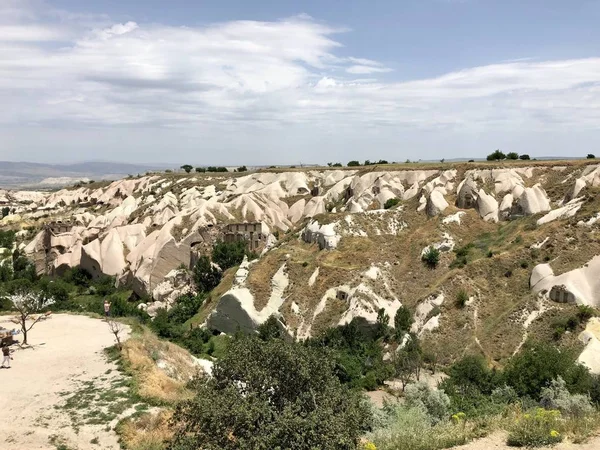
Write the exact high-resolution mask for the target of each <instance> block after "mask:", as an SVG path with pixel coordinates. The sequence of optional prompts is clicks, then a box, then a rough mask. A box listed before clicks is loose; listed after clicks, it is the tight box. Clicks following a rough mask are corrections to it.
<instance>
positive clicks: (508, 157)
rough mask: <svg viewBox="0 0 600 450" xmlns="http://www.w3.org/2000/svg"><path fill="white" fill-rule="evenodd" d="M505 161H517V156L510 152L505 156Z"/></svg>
mask: <svg viewBox="0 0 600 450" xmlns="http://www.w3.org/2000/svg"><path fill="white" fill-rule="evenodd" d="M506 159H510V160H513V161H516V160H517V159H519V154H518V153H515V152H510V153H507V154H506Z"/></svg>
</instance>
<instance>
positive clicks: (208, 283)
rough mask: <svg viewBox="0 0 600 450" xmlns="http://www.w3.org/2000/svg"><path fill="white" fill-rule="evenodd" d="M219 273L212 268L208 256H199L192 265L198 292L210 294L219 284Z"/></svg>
mask: <svg viewBox="0 0 600 450" xmlns="http://www.w3.org/2000/svg"><path fill="white" fill-rule="evenodd" d="M221 277H222V274H221V271H220V270H219V269H218V268H217V267H215V266H213V265H212V264H211V262H210V259H208V256H201V257H200V258H198V261H196V264H194V269H193V278H194V284H195V285H196V289H197V290H198V292H210V291H212V290H213V289H214V288H216V287H217V286H218V285H219V283H220V282H221Z"/></svg>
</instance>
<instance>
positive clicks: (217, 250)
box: [212, 241, 248, 271]
mask: <svg viewBox="0 0 600 450" xmlns="http://www.w3.org/2000/svg"><path fill="white" fill-rule="evenodd" d="M247 248H248V244H247V243H246V241H235V242H223V241H219V242H217V243H216V245H215V246H214V248H213V252H212V259H213V261H214V262H215V264H218V265H219V267H220V268H221V269H222V270H223V271H225V270H227V269H229V268H230V267H233V266H238V265H240V264H241V262H242V261H243V260H244V255H246V254H247Z"/></svg>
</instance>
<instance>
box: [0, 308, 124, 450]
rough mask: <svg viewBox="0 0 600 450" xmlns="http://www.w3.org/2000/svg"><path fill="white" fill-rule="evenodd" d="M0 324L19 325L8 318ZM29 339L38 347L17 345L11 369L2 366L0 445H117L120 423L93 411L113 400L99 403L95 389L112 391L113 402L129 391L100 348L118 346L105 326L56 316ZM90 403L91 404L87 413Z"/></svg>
mask: <svg viewBox="0 0 600 450" xmlns="http://www.w3.org/2000/svg"><path fill="white" fill-rule="evenodd" d="M0 326H2V327H5V328H9V329H12V328H15V327H17V325H15V324H13V323H11V322H9V321H8V317H6V316H4V317H2V316H0ZM125 333H126V332H125ZM125 333H123V334H125ZM28 337H29V343H30V344H32V345H33V347H34V348H33V349H17V350H16V351H15V352H14V354H13V358H14V359H13V361H12V368H11V369H0V391H1V392H0V449H7V450H8V449H12V450H14V449H19V450H29V449H52V450H54V449H56V448H59V445H61V444H62V445H64V447H60V448H68V449H69V450H71V449H80V450H83V449H118V448H119V445H118V443H117V436H116V434H115V433H114V431H112V426H114V423H111V422H116V421H111V422H109V423H106V422H104V423H102V422H103V421H104V420H109V419H111V416H109V415H102V414H98V411H97V410H93V407H94V406H95V405H96V404H97V403H98V404H101V405H108V404H109V403H104V401H102V402H97V397H98V395H97V393H99V392H100V393H108V392H110V393H111V398H107V399H106V400H107V402H115V401H118V400H120V399H122V395H124V394H123V392H124V391H125V390H126V389H125V388H124V387H123V382H124V379H123V377H122V375H121V374H120V373H119V372H118V371H117V370H116V366H115V364H113V363H110V362H108V361H107V359H106V357H105V356H104V354H103V352H102V350H103V349H104V348H106V347H109V346H111V345H113V344H114V341H113V339H114V337H113V335H111V334H110V332H109V330H108V326H107V324H106V323H105V322H103V321H101V320H98V319H91V318H89V317H85V316H76V315H66V314H58V315H55V316H53V317H52V318H50V319H48V320H46V321H43V322H40V323H38V324H36V325H35V326H34V328H33V329H32V330H31V332H30V333H29V336H28ZM18 338H22V337H21V336H18ZM13 348H15V346H13ZM119 383H120V384H119ZM120 395H121V397H120ZM84 401H85V402H87V403H85V404H83V402H84ZM86 407H92V410H91V411H90V412H89V413H87V415H86V414H84V408H86Z"/></svg>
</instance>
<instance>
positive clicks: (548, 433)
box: [507, 408, 563, 447]
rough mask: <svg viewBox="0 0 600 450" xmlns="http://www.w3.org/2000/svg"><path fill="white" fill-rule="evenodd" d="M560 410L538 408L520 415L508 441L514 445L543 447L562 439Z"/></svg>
mask: <svg viewBox="0 0 600 450" xmlns="http://www.w3.org/2000/svg"><path fill="white" fill-rule="evenodd" d="M561 429H562V428H561V423H560V411H557V410H550V411H548V410H545V409H544V408H536V409H535V410H534V411H532V412H530V413H527V414H523V415H521V416H520V417H518V418H517V419H516V421H515V423H514V425H513V426H512V429H511V430H510V433H509V435H508V440H507V443H508V445H510V446H513V447H541V446H544V445H552V444H556V443H558V442H561V441H562V438H563V437H562V434H561V433H560V432H559V431H558V430H561Z"/></svg>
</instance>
